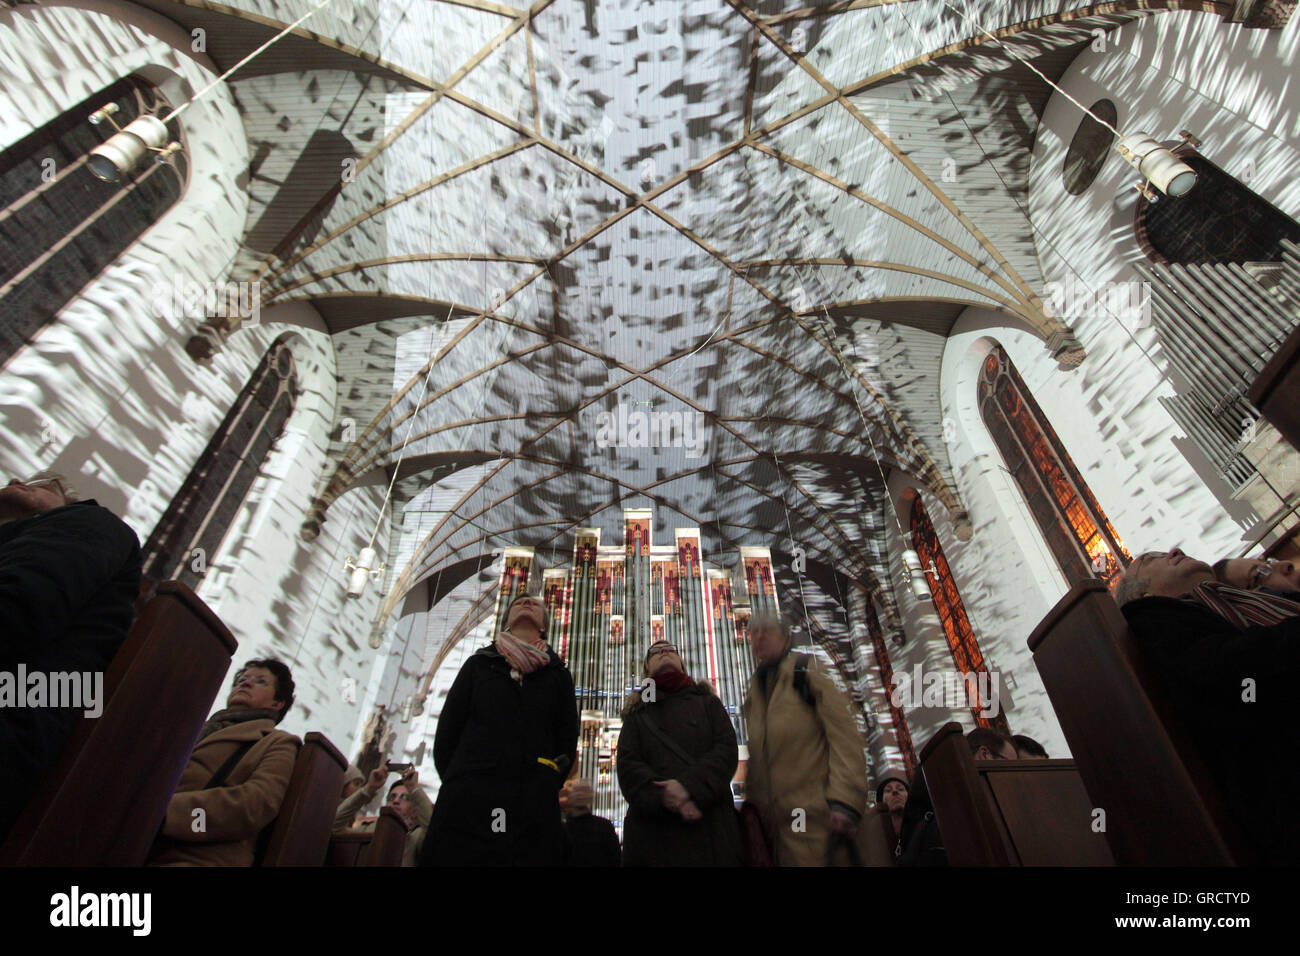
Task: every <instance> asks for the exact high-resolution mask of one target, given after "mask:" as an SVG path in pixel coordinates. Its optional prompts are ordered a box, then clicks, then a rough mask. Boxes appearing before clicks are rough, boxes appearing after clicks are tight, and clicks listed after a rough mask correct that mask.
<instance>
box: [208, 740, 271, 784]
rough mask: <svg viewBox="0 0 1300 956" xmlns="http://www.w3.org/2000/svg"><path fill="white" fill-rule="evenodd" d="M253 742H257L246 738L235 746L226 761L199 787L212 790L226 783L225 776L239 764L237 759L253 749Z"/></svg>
mask: <svg viewBox="0 0 1300 956" xmlns="http://www.w3.org/2000/svg"><path fill="white" fill-rule="evenodd" d="M255 743H257V741H256V740H248V741H245V742H244V743H242V744H240V745H239V746H238V747H236V748H235V752H234V753H232V754H231V755H230V756H229V757H227V758H226V762H225V763H223V764H222V765H221V766H220V767H218V768H217V772H216V773H214V774H213V775H212V779H210V780H209V781H208V782H207V783H205V784H204V785H203V786H202V787H200V788H199V789H201V790H214V789H216V788H217V787H224V786H225V785H226V778H227V777H229V776H230V772H231V771H232V770H234V769H235V767H237V766H238V765H239V761H241V760H243V759H244V755H245V754H246V753H248V752H249V751H250V750H252V749H253V744H255Z"/></svg>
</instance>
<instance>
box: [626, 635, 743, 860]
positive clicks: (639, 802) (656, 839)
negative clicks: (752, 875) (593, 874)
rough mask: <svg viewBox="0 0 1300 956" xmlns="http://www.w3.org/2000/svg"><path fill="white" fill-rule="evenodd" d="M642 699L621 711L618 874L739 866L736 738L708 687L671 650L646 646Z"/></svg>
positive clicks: (636, 694)
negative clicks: (634, 869) (622, 802)
mask: <svg viewBox="0 0 1300 956" xmlns="http://www.w3.org/2000/svg"><path fill="white" fill-rule="evenodd" d="M644 673H645V676H646V678H647V680H646V682H645V684H644V686H643V687H642V689H641V690H640V691H636V692H634V693H632V694H630V695H629V696H628V698H627V701H626V703H625V704H624V708H623V730H622V733H621V735H620V736H619V740H618V785H619V788H620V789H621V790H622V791H623V796H624V798H625V799H626V800H627V802H628V812H627V819H626V820H625V821H624V824H623V865H624V866H741V865H743V863H744V859H743V856H742V849H741V841H740V827H739V817H738V816H737V814H736V809H735V804H734V802H733V799H732V795H731V778H732V777H733V776H735V774H736V764H737V747H736V731H735V729H734V728H733V727H732V725H731V720H730V718H729V717H728V716H727V711H726V709H725V708H724V707H723V706H722V702H721V701H720V700H718V697H717V695H716V694H714V693H713V688H712V687H711V686H709V683H708V681H703V680H701V681H695V680H692V679H691V678H690V677H689V676H687V674H686V668H685V666H684V665H683V664H682V659H681V656H680V655H679V654H678V653H677V648H676V647H675V646H673V645H672V644H669V643H667V642H660V643H656V644H652V645H650V649H649V650H648V651H647V652H646V656H645V664H644Z"/></svg>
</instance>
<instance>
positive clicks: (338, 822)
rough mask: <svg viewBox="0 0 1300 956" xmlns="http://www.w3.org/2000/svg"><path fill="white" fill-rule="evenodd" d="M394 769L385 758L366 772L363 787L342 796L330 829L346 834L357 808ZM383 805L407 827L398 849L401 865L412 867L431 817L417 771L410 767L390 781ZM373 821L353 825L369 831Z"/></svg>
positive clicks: (357, 810)
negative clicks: (402, 844)
mask: <svg viewBox="0 0 1300 956" xmlns="http://www.w3.org/2000/svg"><path fill="white" fill-rule="evenodd" d="M398 772H399V771H397V770H390V769H389V768H388V762H387V761H384V762H383V763H382V764H380V766H378V767H376V768H375V769H374V770H372V771H370V777H369V778H368V779H367V780H366V783H365V786H363V787H361V788H360V789H358V790H357V791H355V792H354V793H352V794H351V795H350V796H348V797H345V798H344V800H343V802H342V803H340V804H339V808H338V811H337V813H336V814H335V816H334V832H335V833H346V832H347V831H348V830H349V829H350V828H351V827H352V826H353V823H352V821H353V820H354V819H355V818H356V815H357V813H358V812H359V811H360V810H361V808H362V807H364V806H365V805H366V804H368V803H369V802H370V801H371V800H373V799H374V798H375V797H377V796H378V795H379V791H380V790H381V789H383V786H384V781H385V780H387V779H388V775H389V774H390V773H398ZM384 805H385V806H387V807H389V808H391V809H392V810H394V811H395V812H396V813H397V815H398V816H399V817H401V818H402V819H403V820H405V821H406V825H407V826H408V827H410V830H408V831H407V834H406V848H405V850H403V852H402V866H415V864H416V861H417V860H418V859H419V858H420V851H421V850H422V849H423V847H424V837H425V835H426V834H427V833H428V832H429V822H430V821H431V820H432V819H433V802H432V801H431V800H430V799H429V795H428V794H427V793H425V792H424V788H423V787H421V786H420V772H419V771H418V770H416V769H415V768H414V767H412V768H411V769H410V770H407V771H404V772H402V775H401V778H400V779H398V780H395V781H393V785H392V786H391V787H389V788H388V799H387V801H386V802H385V804H384ZM375 822H376V821H374V820H364V821H362V822H361V823H359V824H356V827H357V829H358V830H362V831H366V830H373V829H374V828H375Z"/></svg>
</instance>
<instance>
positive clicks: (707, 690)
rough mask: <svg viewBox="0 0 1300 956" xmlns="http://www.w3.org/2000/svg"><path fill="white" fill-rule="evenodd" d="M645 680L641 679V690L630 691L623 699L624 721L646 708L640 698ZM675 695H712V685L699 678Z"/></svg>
mask: <svg viewBox="0 0 1300 956" xmlns="http://www.w3.org/2000/svg"><path fill="white" fill-rule="evenodd" d="M645 680H648V678H643V679H642V683H641V689H640V690H634V691H632V693H630V694H628V695H627V696H626V697H624V698H623V711H622V717H623V719H624V720H626V719H627V718H628V716H629V715H631V714H634V713H636V712H637V711H638V710H640V709H641V708H642V707H644V706H646V703H647V701H646V700H645V699H644V698H643V697H642V696H641V695H642V693H644V690H645ZM677 693H679V694H712V693H713V685H712V684H710V683H709V682H708V681H707V680H704V679H703V678H701V679H699V680H697V681H696V682H695V683H694V684H692V685H691V686H690V687H683V688H682V689H681V690H679V691H678V692H677ZM665 696H670V695H665Z"/></svg>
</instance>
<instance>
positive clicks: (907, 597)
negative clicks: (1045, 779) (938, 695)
mask: <svg viewBox="0 0 1300 956" xmlns="http://www.w3.org/2000/svg"><path fill="white" fill-rule="evenodd" d="M959 479H960V476H959ZM889 490H890V498H891V500H892V501H893V502H894V505H895V507H896V508H897V509H898V516H899V521H900V522H902V525H903V528H904V530H905V531H906V533H907V538H906V540H905V541H902V540H900V539H899V538H898V536H897V534H892V535H890V542H889V547H890V577H891V580H894V581H898V582H900V585H899V586H898V587H895V588H894V593H895V596H896V599H897V600H898V604H899V612H900V615H901V616H902V619H903V628H904V631H905V632H906V634H907V638H908V640H907V645H906V646H905V647H904V648H901V649H899V648H895V647H890V658H891V662H892V665H893V670H894V675H895V680H896V681H898V679H899V677H900V675H903V674H906V676H907V678H908V679H909V680H912V681H913V682H915V679H916V677H917V675H918V673H919V675H920V676H921V678H922V679H924V678H925V675H926V674H929V673H932V672H933V673H936V674H940V675H950V674H955V673H956V669H955V664H954V662H953V656H952V650H951V648H950V647H949V645H948V640H947V637H946V635H945V634H944V631H943V627H942V625H941V624H940V622H939V615H938V613H937V612H936V611H935V606H934V603H933V602H932V601H919V600H917V599H916V597H915V596H913V594H912V591H911V588H910V587H909V586H907V584H906V581H907V576H906V574H905V572H904V570H903V564H902V552H903V550H904V549H905V548H909V547H911V546H912V545H911V524H910V514H911V502H912V498H913V496H914V495H916V494H920V495H921V502H922V504H923V505H924V506H925V509H926V513H927V514H928V515H929V517H930V522H931V524H932V525H933V526H934V530H935V534H936V535H937V536H938V538H939V544H940V546H941V547H942V548H943V553H944V557H945V558H946V559H947V561H948V565H949V569H950V570H951V572H952V575H953V580H954V581H955V582H956V584H957V590H958V592H959V593H960V595H961V599H962V605H963V607H964V608H965V611H966V616H967V618H968V619H969V620H970V625H971V630H972V631H973V633H974V635H975V639H976V641H977V642H978V644H979V648H980V652H981V654H982V655H983V657H984V662H985V666H986V667H987V668H988V670H989V671H990V676H991V675H992V674H994V673H996V674H997V675H998V676H997V678H996V682H997V683H996V694H997V701H998V708H999V710H1000V711H1001V712H1003V713H1005V715H1006V718H1007V723H1008V725H1009V726H1010V728H1011V732H1012V733H1017V734H1026V735H1028V736H1030V737H1033V738H1034V739H1035V740H1037V741H1038V742H1039V743H1041V744H1042V745H1043V746H1044V747H1046V748H1047V752H1048V753H1049V754H1051V755H1053V756H1061V757H1064V756H1067V755H1068V753H1069V750H1068V748H1067V747H1066V744H1065V738H1064V736H1063V735H1062V733H1061V730H1060V726H1059V725H1058V723H1057V721H1056V715H1055V713H1054V712H1053V711H1052V707H1051V703H1050V702H1049V701H1048V699H1047V694H1046V692H1045V691H1044V690H1043V688H1042V683H1041V682H1040V681H1039V679H1038V672H1037V670H1036V669H1035V668H1034V664H1033V658H1032V655H1031V654H1030V653H1029V647H1028V644H1027V643H1026V642H1027V640H1028V638H1029V633H1030V631H1032V630H1033V627H1034V625H1035V624H1037V623H1038V620H1039V618H1041V616H1042V615H1041V614H1039V615H1038V616H1037V617H1034V616H1033V611H1031V610H1024V609H1022V608H1021V606H1020V605H1021V603H1022V596H1021V595H1020V594H1019V593H1018V592H1017V591H1016V588H1015V587H1014V586H1013V587H1011V588H1009V589H1008V588H1004V587H1003V586H1002V584H1003V583H1004V582H1009V583H1011V584H1012V585H1019V586H1021V589H1022V590H1023V583H1024V582H1023V581H1022V580H1020V579H1017V578H1016V577H1015V575H1016V574H1020V573H1023V571H1024V570H1025V569H1023V568H1021V569H1013V570H1010V571H1008V573H1007V575H1006V576H1003V575H1002V574H1000V573H999V574H990V573H989V569H990V568H993V567H998V566H999V564H1000V563H1001V562H1002V561H1003V555H1002V554H1000V553H999V552H998V548H999V547H1005V546H1006V545H1007V542H1006V541H1005V540H1004V539H1003V538H1002V537H1001V533H1000V532H992V530H991V529H992V528H993V527H996V525H990V524H989V523H987V522H986V521H985V522H982V521H981V515H979V514H977V512H976V511H975V509H974V505H973V503H972V502H971V501H969V500H968V504H971V517H972V519H973V520H974V521H975V533H974V535H973V536H972V538H971V540H970V541H965V542H963V541H961V540H959V539H958V538H957V536H956V534H955V533H954V531H953V525H952V521H951V519H950V518H949V516H948V513H947V511H946V509H945V508H944V507H943V506H942V505H941V504H940V503H939V502H938V501H937V500H936V499H935V498H933V496H931V495H930V493H929V491H928V490H924V489H922V488H921V487H920V486H919V485H918V484H917V483H916V482H915V480H914V479H912V478H911V477H910V476H908V475H905V474H903V473H901V472H899V471H894V472H893V473H892V474H891V475H890V480H889ZM961 491H962V493H963V494H965V492H966V489H965V488H964V487H962V488H961ZM1012 544H1013V546H1014V543H1012ZM1062 591H1064V588H1062ZM1030 618H1032V623H1030ZM918 666H919V667H920V671H919V672H918V671H917V667H918ZM921 690H922V688H917V694H918V697H917V698H916V699H915V700H912V701H908V700H907V699H906V698H904V700H903V711H904V714H905V715H906V717H907V723H908V728H909V729H910V731H911V734H912V743H913V746H914V747H915V748H916V751H917V753H918V754H919V753H920V751H921V748H922V747H924V746H925V744H926V742H927V741H928V740H929V739H930V738H931V737H932V736H933V735H934V733H935V731H937V730H938V729H939V728H940V727H942V726H943V725H944V724H946V723H948V722H949V721H957V722H958V723H960V724H961V725H962V726H963V727H965V728H966V729H967V730H971V729H973V728H974V727H975V718H974V715H973V714H972V712H971V710H970V708H969V707H967V706H965V704H964V703H961V702H960V700H961V698H957V699H949V700H946V701H945V702H944V704H943V705H942V706H929V705H925V704H923V703H922V702H921V700H920V697H919V694H920V691H921ZM990 690H992V688H990Z"/></svg>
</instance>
